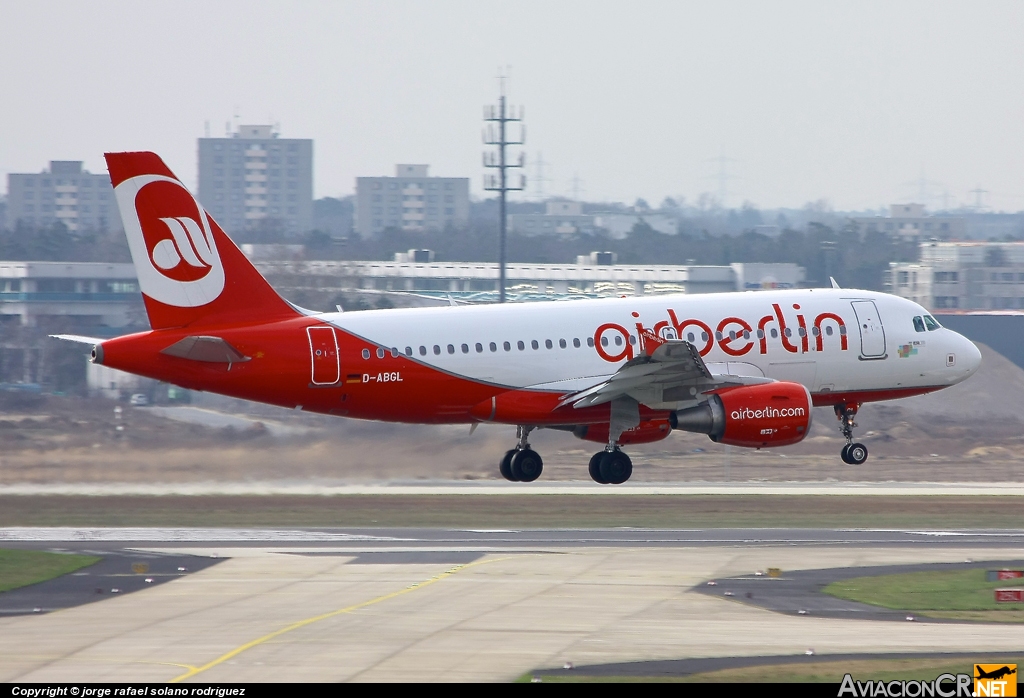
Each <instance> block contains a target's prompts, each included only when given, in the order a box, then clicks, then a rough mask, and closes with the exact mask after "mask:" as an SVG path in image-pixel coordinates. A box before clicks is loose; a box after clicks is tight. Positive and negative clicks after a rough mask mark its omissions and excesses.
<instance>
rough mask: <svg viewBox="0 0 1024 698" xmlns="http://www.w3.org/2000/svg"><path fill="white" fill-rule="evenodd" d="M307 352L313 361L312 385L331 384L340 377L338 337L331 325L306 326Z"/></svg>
mask: <svg viewBox="0 0 1024 698" xmlns="http://www.w3.org/2000/svg"><path fill="white" fill-rule="evenodd" d="M306 334H307V335H309V353H310V359H311V360H312V363H313V385H333V384H335V383H337V382H338V380H339V379H340V378H341V361H340V357H339V356H338V339H337V337H336V336H335V334H334V328H333V327H325V326H323V325H320V326H318V327H307V328H306Z"/></svg>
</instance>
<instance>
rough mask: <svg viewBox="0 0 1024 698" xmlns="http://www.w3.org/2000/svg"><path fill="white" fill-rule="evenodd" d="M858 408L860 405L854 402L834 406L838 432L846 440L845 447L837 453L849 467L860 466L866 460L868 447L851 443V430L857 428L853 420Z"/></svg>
mask: <svg viewBox="0 0 1024 698" xmlns="http://www.w3.org/2000/svg"><path fill="white" fill-rule="evenodd" d="M858 407H860V404H859V403H856V402H850V403H847V404H845V405H836V406H835V411H836V418H837V419H838V420H839V422H840V426H839V431H840V432H841V433H842V434H843V436H844V437H845V438H846V445H845V446H843V450H842V451H840V452H839V457H840V458H842V459H843V462H844V463H848V464H849V465H860V464H862V463H863V462H864V461H866V460H867V459H868V447H867V446H865V445H864V444H855V443H853V429H854V427H856V426H857V424H856V422H854V421H853V419H854V417H856V416H857V408H858Z"/></svg>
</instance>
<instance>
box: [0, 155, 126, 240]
mask: <svg viewBox="0 0 1024 698" xmlns="http://www.w3.org/2000/svg"><path fill="white" fill-rule="evenodd" d="M6 217H7V225H8V226H9V227H10V228H14V227H16V226H17V224H18V222H19V221H20V222H22V223H23V224H27V225H30V226H49V225H52V224H53V223H55V222H57V221H60V222H61V223H63V224H64V225H66V226H67V228H68V230H69V231H71V232H73V233H81V232H86V231H90V230H106V229H107V228H108V226H110V227H113V228H115V229H116V228H120V227H121V219H120V217H119V216H118V213H117V205H116V204H115V202H114V188H113V187H111V186H110V178H109V177H108V176H107V175H106V174H92V173H90V172H89V171H88V170H83V169H82V162H81V161H80V160H51V161H50V169H49V170H43V171H42V172H40V173H38V174H14V173H12V174H9V175H7V216H6Z"/></svg>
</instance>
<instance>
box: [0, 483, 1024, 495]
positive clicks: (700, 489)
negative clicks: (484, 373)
mask: <svg viewBox="0 0 1024 698" xmlns="http://www.w3.org/2000/svg"><path fill="white" fill-rule="evenodd" d="M456 494H466V495H523V494H578V495H595V496H615V495H622V494H633V495H747V494H760V495H766V494H768V495H836V496H847V497H853V496H888V497H906V496H1004V497H1005V496H1013V497H1021V496H1024V483H1022V482H997V483H984V482H820V481H816V482H747V481H744V482H625V483H623V484H621V485H613V486H609V485H599V484H597V483H596V482H591V481H589V480H588V481H586V482H582V481H566V482H557V481H547V482H544V481H539V482H504V481H496V480H422V479H421V480H393V481H383V482H380V481H374V482H367V483H363V484H352V483H351V482H348V481H337V482H335V481H331V480H320V481H312V482H311V481H310V480H308V479H304V480H301V481H293V480H266V481H252V482H160V483H137V482H95V483H84V482H82V483H58V484H39V483H20V484H4V485H0V496H5V495H44V496H45V495H92V496H119V495H135V496H159V495H456Z"/></svg>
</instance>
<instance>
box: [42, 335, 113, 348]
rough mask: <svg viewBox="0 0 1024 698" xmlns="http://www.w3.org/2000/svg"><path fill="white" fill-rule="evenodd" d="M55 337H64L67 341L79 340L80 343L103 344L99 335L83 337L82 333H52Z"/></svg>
mask: <svg viewBox="0 0 1024 698" xmlns="http://www.w3.org/2000/svg"><path fill="white" fill-rule="evenodd" d="M50 336H51V337H53V338H54V339H63V340H64V341H65V342H78V343H79V344H93V345H95V344H102V343H103V340H102V339H99V338H97V337H83V336H82V335H80V334H51V335H50Z"/></svg>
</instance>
